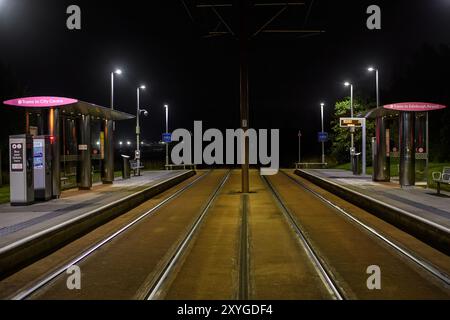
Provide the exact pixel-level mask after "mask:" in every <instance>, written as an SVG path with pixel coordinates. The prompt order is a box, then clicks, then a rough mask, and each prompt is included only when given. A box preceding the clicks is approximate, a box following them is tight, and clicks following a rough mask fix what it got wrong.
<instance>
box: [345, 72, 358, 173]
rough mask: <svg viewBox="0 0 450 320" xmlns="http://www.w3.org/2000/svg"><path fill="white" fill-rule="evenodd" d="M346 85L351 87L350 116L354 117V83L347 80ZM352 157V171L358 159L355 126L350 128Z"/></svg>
mask: <svg viewBox="0 0 450 320" xmlns="http://www.w3.org/2000/svg"><path fill="white" fill-rule="evenodd" d="M344 85H345V86H346V87H350V117H351V118H353V84H352V83H350V82H348V81H346V82H345V83H344ZM350 140H351V142H350V157H351V159H352V161H351V162H352V171H353V172H355V171H356V170H354V169H355V168H354V166H355V165H356V161H355V160H354V155H355V153H356V152H355V128H350Z"/></svg>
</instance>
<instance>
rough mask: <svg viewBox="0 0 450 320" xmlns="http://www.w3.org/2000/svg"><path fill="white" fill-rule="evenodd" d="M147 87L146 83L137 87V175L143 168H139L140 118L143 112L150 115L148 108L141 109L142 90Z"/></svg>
mask: <svg viewBox="0 0 450 320" xmlns="http://www.w3.org/2000/svg"><path fill="white" fill-rule="evenodd" d="M145 89H146V87H145V85H141V86H139V87H138V88H137V89H136V92H137V108H136V154H135V158H136V164H137V169H136V172H137V175H138V176H139V175H140V174H141V171H140V170H141V169H140V168H139V167H140V166H141V151H140V144H141V143H139V137H140V134H141V127H140V125H139V118H140V116H141V112H143V113H144V115H145V116H147V115H148V112H147V110H144V109H141V108H140V91H141V90H145Z"/></svg>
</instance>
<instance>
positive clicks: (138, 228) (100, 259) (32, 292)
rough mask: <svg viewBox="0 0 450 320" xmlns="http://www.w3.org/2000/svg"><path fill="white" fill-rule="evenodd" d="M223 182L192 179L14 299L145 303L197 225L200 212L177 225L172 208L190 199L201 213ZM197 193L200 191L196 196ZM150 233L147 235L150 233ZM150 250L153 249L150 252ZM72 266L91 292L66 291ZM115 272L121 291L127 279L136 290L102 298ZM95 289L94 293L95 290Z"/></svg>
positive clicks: (214, 175)
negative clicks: (166, 265)
mask: <svg viewBox="0 0 450 320" xmlns="http://www.w3.org/2000/svg"><path fill="white" fill-rule="evenodd" d="M221 176H222V173H220V172H215V171H208V172H207V173H205V174H203V175H201V176H199V177H197V178H195V179H194V180H193V181H191V182H190V183H189V184H187V185H186V186H184V187H183V188H181V189H179V190H178V191H176V192H175V193H173V194H171V195H169V196H168V197H166V198H164V199H163V200H162V201H161V202H160V203H158V204H157V205H156V206H153V207H152V208H151V209H149V210H147V211H146V212H144V213H142V214H140V215H139V216H138V217H137V218H135V219H134V220H132V221H131V222H129V223H127V224H126V225H125V226H123V227H122V228H120V229H119V230H118V231H116V232H114V233H113V234H111V235H109V236H108V237H106V238H105V239H103V240H102V241H99V242H98V243H96V244H95V245H93V246H91V247H89V248H88V249H87V250H85V251H83V252H82V253H81V254H80V255H78V256H77V257H75V258H74V259H72V260H70V261H69V262H68V263H66V264H64V265H63V266H60V267H59V268H58V269H56V270H55V271H54V272H52V273H51V274H49V275H48V276H46V277H45V278H44V279H41V280H39V282H37V283H35V284H34V285H33V286H31V287H29V288H27V289H26V290H22V291H21V292H19V293H18V294H16V295H15V296H14V297H13V299H29V298H30V299H55V298H56V299H61V298H62V299H66V298H67V299H80V298H81V299H104V298H113V299H114V298H120V299H127V298H128V299H141V298H145V296H146V292H147V291H148V286H149V285H150V284H149V283H153V282H154V278H155V274H157V271H156V269H158V268H159V267H160V266H161V265H162V264H164V263H163V261H165V259H166V257H167V256H169V255H170V254H169V252H170V251H171V250H173V248H174V247H176V246H177V245H178V243H179V241H180V239H181V238H182V237H183V236H182V235H181V234H182V233H183V232H186V227H185V226H189V225H191V224H195V221H197V213H198V210H196V209H192V210H190V211H189V214H187V215H185V216H183V217H181V218H180V219H179V221H175V220H177V218H178V217H176V216H174V214H172V213H174V212H177V211H178V212H179V210H172V208H174V207H176V208H179V207H183V204H182V203H183V202H186V201H187V199H189V198H191V199H192V197H193V196H194V195H195V199H193V200H191V202H192V204H191V206H189V205H188V206H187V207H193V208H196V207H197V206H199V207H202V206H203V205H204V202H205V200H204V199H205V198H207V199H210V198H209V196H210V192H211V191H210V190H211V189H210V188H211V187H210V186H214V185H215V184H216V182H215V181H218V180H219V178H220V179H221ZM220 181H221V180H220ZM198 190H202V191H201V192H199V191H198ZM198 194H200V195H198ZM185 207H186V206H185ZM187 209H188V208H186V210H187ZM189 209H190V208H189ZM191 217H192V218H193V220H192V221H193V222H189V220H190V219H191ZM186 223H187V224H186ZM149 227H150V228H151V229H148V228H149ZM160 229H161V230H163V229H164V230H168V232H169V233H170V237H169V236H168V238H169V239H167V241H166V240H165V239H163V238H160V237H159V236H158V235H159V232H160ZM146 230H150V231H151V232H152V234H151V235H150V234H148V231H146ZM155 237H156V238H155ZM144 238H145V239H147V238H148V239H149V241H151V239H155V240H157V241H155V240H153V241H152V242H153V246H155V247H156V249H157V250H154V251H153V250H152V251H150V252H149V251H147V250H146V248H145V247H141V246H142V245H144V243H143V240H144ZM130 239H132V240H133V241H130V242H133V244H131V243H130V244H128V243H127V241H129V240H130ZM156 242H159V243H156ZM149 250H151V249H150V248H149ZM139 253H142V254H139ZM141 255H142V257H141ZM121 256H124V259H122V258H121ZM145 256H148V257H147V258H148V259H150V258H151V260H150V261H149V260H147V259H146V258H145ZM126 257H128V260H132V259H136V260H139V262H140V263H148V266H147V265H145V266H144V265H138V264H133V262H132V261H128V262H127V258H126ZM110 260H111V261H114V263H115V265H116V266H114V267H113V268H111V269H112V270H111V269H109V270H108V269H107V268H106V266H105V264H107V262H106V261H110ZM73 265H78V266H80V268H81V270H82V273H83V278H89V279H83V284H85V285H86V283H87V282H88V285H86V286H88V287H89V288H86V289H85V288H82V289H81V290H79V291H78V292H74V291H70V290H68V289H67V288H66V283H65V278H66V275H65V272H66V270H68V268H70V267H71V266H73ZM117 267H118V268H119V269H120V270H123V272H121V273H120V274H119V275H118V278H122V279H123V280H122V281H121V282H120V286H122V287H124V288H125V287H127V281H126V279H128V278H131V279H132V280H133V281H134V286H135V287H134V288H135V289H134V291H133V290H131V289H130V290H129V292H128V293H121V292H120V289H119V288H118V289H117V290H118V291H117V292H107V294H106V295H105V296H104V295H103V294H102V292H101V291H102V286H104V287H105V288H107V287H109V285H110V284H109V283H108V277H112V274H117V272H118V270H115V269H116V268H117ZM102 268H105V272H104V273H105V274H104V275H101V274H102V272H100V269H102ZM134 270H138V271H139V276H140V279H141V280H140V281H137V280H136V279H133V278H135V277H136V275H133V272H134ZM85 274H86V276H85ZM117 281H119V280H117ZM95 283H97V284H95ZM97 286H98V288H96V287H97ZM105 288H103V290H105Z"/></svg>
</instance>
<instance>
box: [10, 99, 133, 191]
mask: <svg viewBox="0 0 450 320" xmlns="http://www.w3.org/2000/svg"><path fill="white" fill-rule="evenodd" d="M4 104H5V105H7V106H11V107H15V108H21V109H23V110H24V111H25V126H24V129H25V134H26V135H30V136H34V137H37V136H47V137H49V140H50V144H51V169H50V170H51V181H52V187H51V188H52V197H53V198H59V197H60V195H61V184H62V183H66V181H68V180H73V184H74V185H75V186H78V187H79V188H80V189H90V188H91V187H92V182H93V171H94V170H93V168H94V167H95V166H96V167H97V169H98V172H100V176H101V181H102V182H103V183H104V184H111V183H113V181H114V136H113V134H114V132H113V127H114V125H113V123H114V122H115V121H123V120H130V119H133V118H135V116H133V115H131V114H127V113H124V112H120V111H117V110H112V109H110V108H105V107H102V106H98V105H95V104H92V103H88V102H84V101H80V100H77V99H71V98H63V97H44V96H39V97H26V98H17V99H13V100H8V101H4Z"/></svg>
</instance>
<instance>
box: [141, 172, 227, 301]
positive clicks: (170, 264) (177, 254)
mask: <svg viewBox="0 0 450 320" xmlns="http://www.w3.org/2000/svg"><path fill="white" fill-rule="evenodd" d="M231 172H232V171H231V170H229V171H228V173H227V174H226V175H225V176H224V178H223V179H222V181H221V182H220V184H219V186H217V188H216V189H215V190H214V193H213V194H212V195H211V197H210V198H209V199H208V202H207V203H206V205H205V207H204V208H203V209H202V211H201V213H200V215H199V216H198V218H197V220H196V221H195V222H194V224H193V225H192V227H191V228H190V230H189V232H188V234H187V235H186V237H185V238H184V240H183V241H182V242H181V243H180V244H179V245H178V247H177V248H176V250H175V251H174V254H173V255H172V256H171V258H170V259H168V261H167V262H166V263H165V265H164V267H163V268H161V270H160V272H159V273H158V275H157V277H156V282H155V284H154V285H153V286H152V288H151V289H150V290H149V292H148V294H147V297H146V300H156V299H157V298H158V296H159V294H160V292H161V290H162V288H163V286H164V283H165V281H166V280H167V278H168V277H169V275H170V273H171V272H172V270H173V269H174V267H175V266H176V265H177V263H178V261H179V260H180V258H181V257H182V256H183V254H184V253H185V251H186V249H187V248H188V246H189V243H190V242H191V240H192V239H193V238H194V235H195V234H196V232H197V231H198V229H199V226H200V225H201V223H202V222H203V220H204V218H205V216H206V214H207V213H208V210H209V208H210V207H211V206H212V204H213V202H214V200H215V199H216V198H217V196H218V195H219V193H220V191H221V190H222V188H223V186H224V185H225V183H226V182H227V180H228V178H229V177H230V175H231Z"/></svg>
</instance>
